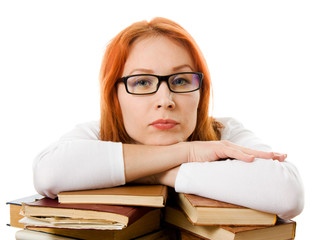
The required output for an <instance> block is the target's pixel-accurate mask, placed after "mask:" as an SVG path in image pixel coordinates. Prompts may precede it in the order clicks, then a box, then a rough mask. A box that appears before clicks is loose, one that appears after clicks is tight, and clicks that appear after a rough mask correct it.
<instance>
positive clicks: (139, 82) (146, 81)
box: [135, 79, 152, 87]
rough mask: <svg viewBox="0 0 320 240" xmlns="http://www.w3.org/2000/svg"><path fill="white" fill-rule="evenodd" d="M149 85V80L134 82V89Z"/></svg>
mask: <svg viewBox="0 0 320 240" xmlns="http://www.w3.org/2000/svg"><path fill="white" fill-rule="evenodd" d="M151 84H152V83H151V82H150V80H147V79H141V80H138V81H136V82H135V86H136V87H148V86H150V85H151Z"/></svg>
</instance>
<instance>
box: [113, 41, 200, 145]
mask: <svg viewBox="0 0 320 240" xmlns="http://www.w3.org/2000/svg"><path fill="white" fill-rule="evenodd" d="M194 71H196V69H195V67H194V63H193V61H192V58H191V56H190V54H189V52H188V51H187V50H186V49H185V48H184V47H183V46H182V45H180V44H179V43H178V42H175V41H173V40H170V39H169V38H166V37H159V36H157V37H148V38H143V39H139V40H137V41H135V42H134V43H133V45H132V47H131V49H130V52H129V56H128V59H127V61H126V64H125V66H124V70H123V74H122V76H128V75H133V74H155V75H169V74H173V73H178V72H194ZM117 91H118V99H119V103H120V107H121V111H122V116H123V121H124V126H125V129H126V131H127V133H128V134H129V136H130V137H131V138H132V139H133V140H134V141H135V142H136V143H140V144H145V145H170V144H174V143H178V142H182V141H185V140H187V138H188V137H189V136H190V135H191V134H192V132H193V131H194V129H195V126H196V122H197V108H198V104H199V98H200V94H199V91H195V92H190V93H173V92H171V91H170V90H169V88H168V85H167V83H166V82H161V84H160V87H159V89H158V91H157V92H156V93H153V94H149V95H132V94H129V93H127V91H126V89H125V85H124V83H120V84H118V89H117Z"/></svg>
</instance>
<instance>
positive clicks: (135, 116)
mask: <svg viewBox="0 0 320 240" xmlns="http://www.w3.org/2000/svg"><path fill="white" fill-rule="evenodd" d="M118 99H119V104H120V108H121V113H122V118H123V123H124V127H125V129H126V131H127V133H128V134H129V135H130V136H131V134H133V133H135V132H136V131H137V130H138V129H139V125H140V124H139V123H141V121H142V120H143V118H141V116H144V115H145V113H144V112H143V111H144V109H145V108H146V106H144V103H143V102H141V99H140V98H137V97H135V96H133V95H130V94H128V93H127V92H126V90H125V88H124V86H123V87H121V86H119V88H118ZM131 137H133V136H131Z"/></svg>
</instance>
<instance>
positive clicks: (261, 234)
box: [165, 206, 296, 240]
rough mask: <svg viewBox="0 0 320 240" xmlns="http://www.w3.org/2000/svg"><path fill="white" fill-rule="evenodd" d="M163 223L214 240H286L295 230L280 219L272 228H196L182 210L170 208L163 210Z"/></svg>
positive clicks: (292, 224) (293, 224)
mask: <svg viewBox="0 0 320 240" xmlns="http://www.w3.org/2000/svg"><path fill="white" fill-rule="evenodd" d="M165 221H166V222H167V223H169V224H171V225H173V226H176V227H178V228H181V229H183V230H184V231H188V232H190V233H192V234H194V235H196V236H199V237H200V238H205V239H214V240H236V239H237V240H241V239H245V240H287V239H294V237H295V229H296V223H295V222H294V221H285V220H281V219H278V221H277V223H276V224H275V225H273V226H242V227H241V226H203V225H198V226H197V225H193V224H192V223H191V222H190V221H189V220H188V219H187V217H186V216H185V214H184V213H183V211H182V210H180V209H178V208H175V207H170V206H167V207H166V208H165ZM186 239H188V238H186Z"/></svg>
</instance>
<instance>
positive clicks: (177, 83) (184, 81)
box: [171, 77, 190, 86]
mask: <svg viewBox="0 0 320 240" xmlns="http://www.w3.org/2000/svg"><path fill="white" fill-rule="evenodd" d="M171 84H172V85H175V86H184V85H188V84H190V81H189V80H188V79H185V78H181V77H180V78H176V79H174V80H173V81H172V82H171Z"/></svg>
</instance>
